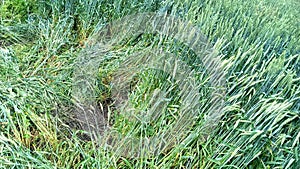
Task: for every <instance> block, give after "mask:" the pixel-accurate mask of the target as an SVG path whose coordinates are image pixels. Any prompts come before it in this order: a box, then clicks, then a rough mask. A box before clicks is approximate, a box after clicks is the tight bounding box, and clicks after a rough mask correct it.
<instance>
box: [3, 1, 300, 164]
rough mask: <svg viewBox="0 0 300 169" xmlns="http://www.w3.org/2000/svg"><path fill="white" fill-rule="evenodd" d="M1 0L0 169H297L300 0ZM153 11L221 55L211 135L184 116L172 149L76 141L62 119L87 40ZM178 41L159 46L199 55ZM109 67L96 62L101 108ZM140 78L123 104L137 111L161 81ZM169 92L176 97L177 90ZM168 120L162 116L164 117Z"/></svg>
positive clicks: (122, 120)
mask: <svg viewBox="0 0 300 169" xmlns="http://www.w3.org/2000/svg"><path fill="white" fill-rule="evenodd" d="M0 3H1V5H0V14H1V17H0V18H1V19H0V23H1V25H0V38H1V39H0V72H1V73H0V88H1V92H0V167H1V168H172V167H175V168H223V167H224V168H299V167H300V163H299V162H300V159H299V158H300V157H299V155H300V154H299V151H300V125H299V124H300V123H299V121H300V119H299V118H300V87H299V86H300V64H299V63H300V61H299V60H300V56H299V51H300V45H299V44H300V43H299V41H300V40H299V37H300V26H299V23H300V22H299V17H298V16H299V14H300V12H299V10H298V9H299V8H300V4H299V2H298V1H296V0H278V1H275V0H266V1H259V0H251V1H242V0H236V1H229V0H221V1H206V0H201V1H200V0H196V1H189V0H176V1H173V0H172V1H171V0H165V1H162V2H160V1H144V0H135V1H124V0H116V1H113V2H111V1H106V0H104V1H96V0H87V1H57V0H54V1H47V0H46V1H35V0H12V1H1V2H0ZM151 11H152V12H155V11H160V12H167V13H168V14H170V15H172V16H175V17H179V18H181V19H183V20H188V21H189V22H191V23H193V25H194V26H195V27H197V28H199V29H200V30H201V32H202V33H203V34H204V35H205V36H206V37H207V38H208V41H209V42H210V43H211V44H212V45H213V46H214V47H215V50H216V52H217V53H218V55H220V56H222V62H221V63H222V65H223V67H224V68H225V70H227V71H226V95H225V108H224V109H222V112H220V113H221V114H222V117H221V118H220V119H219V120H218V123H216V124H214V125H216V126H215V127H213V128H210V129H209V130H206V131H203V128H202V127H201V126H203V122H204V119H205V118H206V117H205V116H203V114H199V115H198V116H196V117H195V118H196V119H195V120H191V122H193V123H194V124H193V125H192V127H191V128H190V129H189V130H188V132H187V134H186V137H185V139H183V140H181V141H180V142H179V143H178V144H175V146H172V147H171V148H170V149H168V151H166V152H162V153H160V154H158V155H156V156H150V157H147V158H130V157H126V156H119V155H117V154H116V153H115V152H113V151H109V149H108V147H106V146H102V147H101V146H100V147H98V146H97V145H95V144H94V142H92V141H89V140H84V139H82V138H81V136H82V135H84V133H86V132H85V131H83V130H79V129H80V127H79V126H77V123H76V117H75V116H72V114H70V110H72V106H73V105H72V85H73V84H72V83H73V81H72V80H73V79H72V77H73V72H76V70H74V67H75V66H74V64H75V61H76V58H77V56H78V55H80V52H81V51H82V50H83V49H85V47H86V41H87V39H88V38H92V37H94V35H95V34H97V33H98V31H99V30H101V28H103V27H104V26H105V25H106V24H107V23H109V22H111V21H114V20H116V19H118V18H121V17H123V16H125V15H128V14H132V13H139V12H151ZM155 40H157V39H155V36H150V37H149V36H148V37H147V35H145V36H143V37H142V38H141V39H137V42H134V41H133V42H132V41H131V42H129V43H128V44H127V45H126V44H125V45H123V46H122V47H119V48H118V49H116V51H115V52H114V53H112V55H114V56H127V55H128V56H129V55H130V52H132V53H134V52H136V51H138V50H142V49H144V48H146V47H147V44H149V43H154V42H155ZM176 43H177V42H176V40H174V39H167V41H166V43H165V44H167V45H166V47H168V44H170V45H169V48H168V50H169V51H172V53H173V55H175V56H177V57H180V56H195V55H194V53H193V52H192V51H190V50H188V49H187V48H185V47H184V46H182V44H180V43H179V44H176ZM172 47H173V49H174V50H172ZM117 63H118V62H116V61H115V60H106V62H105V63H104V64H103V65H101V66H100V72H99V78H100V80H99V83H100V84H99V90H100V91H102V94H101V95H100V96H99V98H100V100H101V99H102V100H105V99H107V98H109V97H111V96H109V93H110V89H111V88H110V86H109V84H110V82H111V81H112V80H111V79H110V78H111V76H110V75H111V73H112V72H114V70H116V67H117ZM195 71H199V74H198V75H201V73H202V72H201V71H200V70H195ZM138 75H139V76H138V77H137V78H138V79H140V80H139V81H138V82H137V83H136V85H137V86H136V88H135V90H134V91H133V93H132V94H131V95H129V96H130V99H131V101H132V104H133V105H134V106H135V107H136V108H138V109H140V110H143V109H145V108H147V106H148V105H149V104H148V102H150V100H151V98H152V95H151V94H153V92H152V89H153V88H156V87H157V86H155V85H156V83H157V84H158V85H163V84H162V83H164V82H165V81H161V79H159V78H157V77H155V76H153V74H151V73H150V74H149V73H147V72H146V73H141V74H138ZM158 77H161V78H162V79H163V78H165V77H164V76H163V75H159V76H158ZM151 79H152V80H151ZM208 89H211V88H209V86H208ZM103 91H104V92H103ZM173 92H174V93H173V94H174V95H173V96H174V98H176V90H175V91H173ZM208 93H209V92H208ZM143 94H147V97H144V95H143ZM204 98H205V97H204ZM177 101H178V100H177ZM177 104H178V102H176V99H175V101H174V102H173V103H171V104H170V105H169V107H168V110H169V112H173V113H176V109H179V108H180V107H178V105H177ZM179 106H180V105H179ZM168 115H170V114H166V116H164V117H163V118H172V117H171V116H168ZM175 117H176V116H175ZM113 118H114V123H115V125H117V126H119V128H117V129H118V131H119V132H121V133H122V132H127V131H128V130H127V129H128V128H129V129H130V128H134V127H136V126H131V125H130V124H132V123H130V121H126V120H128V119H126V117H122V116H116V117H113ZM163 118H162V119H163ZM175 119H176V118H175ZM165 125H167V124H165V123H164V120H161V121H158V123H157V124H154V125H153V126H150V128H149V126H148V127H146V128H144V129H145V130H144V131H146V134H148V135H151V134H155V132H156V131H157V129H159V128H160V127H163V126H165ZM126 127H127V128H126ZM151 127H152V128H151ZM137 134H139V133H137ZM203 136H205V139H203Z"/></svg>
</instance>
